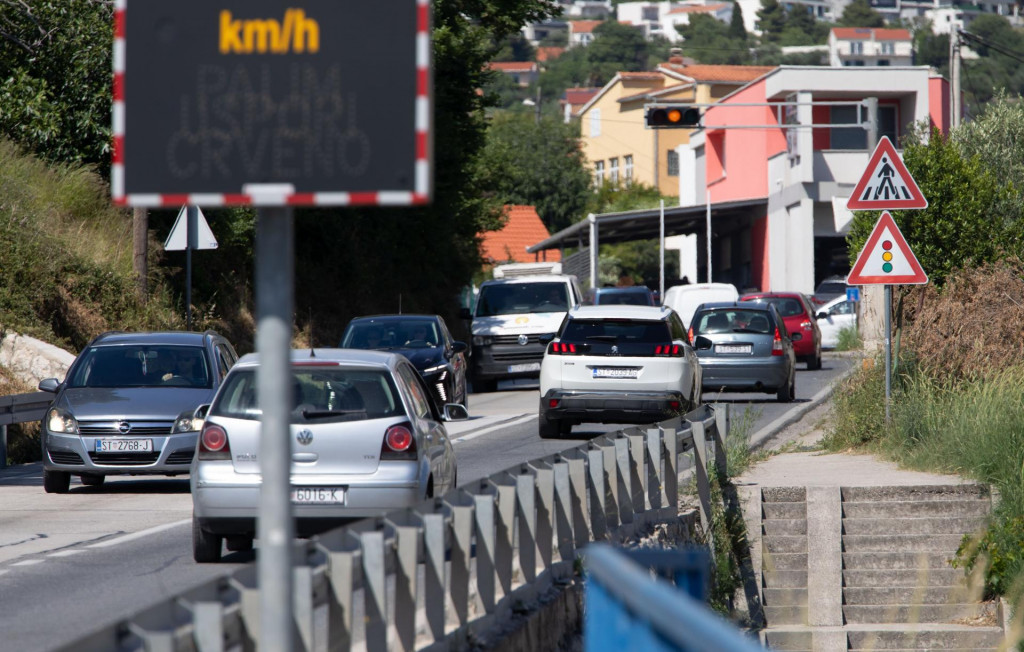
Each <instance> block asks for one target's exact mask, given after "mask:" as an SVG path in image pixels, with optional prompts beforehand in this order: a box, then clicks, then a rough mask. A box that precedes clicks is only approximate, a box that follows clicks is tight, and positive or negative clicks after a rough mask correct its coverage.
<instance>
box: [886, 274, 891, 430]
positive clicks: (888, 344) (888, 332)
mask: <svg viewBox="0 0 1024 652" xmlns="http://www.w3.org/2000/svg"><path fill="white" fill-rule="evenodd" d="M884 287H885V299H884V301H885V425H889V402H890V399H891V397H892V286H891V285H885V286H884Z"/></svg>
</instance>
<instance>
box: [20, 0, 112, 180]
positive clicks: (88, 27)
mask: <svg viewBox="0 0 1024 652" xmlns="http://www.w3.org/2000/svg"><path fill="white" fill-rule="evenodd" d="M113 24H114V23H113V3H112V2H107V1H105V0H33V1H31V2H20V1H18V0H0V79H2V80H3V83H2V84H0V134H3V135H6V136H7V137H9V138H10V139H11V140H13V141H15V142H17V143H19V144H20V145H22V146H23V147H25V148H26V149H27V150H29V151H31V152H33V153H35V154H37V155H38V156H40V157H42V158H44V159H46V160H48V161H64V162H77V163H86V164H89V165H93V166H96V167H97V168H98V169H99V170H100V171H101V172H102V173H104V174H106V173H107V171H108V170H109V165H110V162H109V153H110V140H111V118H110V111H111V99H110V98H111V86H112V84H111V69H112V64H111V60H112V56H113V55H112V52H113V33H114V29H113Z"/></svg>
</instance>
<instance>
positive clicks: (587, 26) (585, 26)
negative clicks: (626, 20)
mask: <svg viewBox="0 0 1024 652" xmlns="http://www.w3.org/2000/svg"><path fill="white" fill-rule="evenodd" d="M603 22H604V21H603V20H570V21H569V31H570V32H572V33H573V34H589V33H591V32H593V31H594V28H595V27H597V26H598V25H600V24H601V23H603Z"/></svg>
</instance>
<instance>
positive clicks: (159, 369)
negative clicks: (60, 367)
mask: <svg viewBox="0 0 1024 652" xmlns="http://www.w3.org/2000/svg"><path fill="white" fill-rule="evenodd" d="M68 387H213V378H212V376H211V374H210V366H209V365H208V364H207V362H206V355H205V354H204V353H203V349H202V347H198V346H175V345H171V344H168V345H162V344H156V345H153V344H145V345H131V344H125V345H118V346H97V347H92V348H90V349H87V350H86V351H85V352H84V353H82V357H81V360H79V361H78V363H77V364H76V365H75V370H74V372H73V373H72V375H71V377H70V378H69V379H68Z"/></svg>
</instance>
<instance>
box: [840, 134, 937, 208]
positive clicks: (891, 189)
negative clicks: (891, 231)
mask: <svg viewBox="0 0 1024 652" xmlns="http://www.w3.org/2000/svg"><path fill="white" fill-rule="evenodd" d="M846 207H847V208H848V209H849V210H851V211H870V210H889V209H897V208H899V209H908V208H928V200H927V199H925V198H924V195H923V194H921V189H920V188H918V187H917V182H915V181H914V177H912V176H910V172H909V171H908V170H907V166H906V165H904V164H903V159H901V158H900V155H899V154H898V153H896V148H895V147H893V144H892V141H890V140H889V138H888V137H886V136H882V139H881V140H879V141H878V145H877V146H876V147H875V151H874V152H873V153H872V154H871V158H870V159H869V160H868V166H867V168H866V169H865V170H864V174H863V176H861V178H860V181H858V182H857V185H856V186H855V187H854V189H853V193H852V194H851V195H850V199H849V201H847V202H846Z"/></svg>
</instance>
